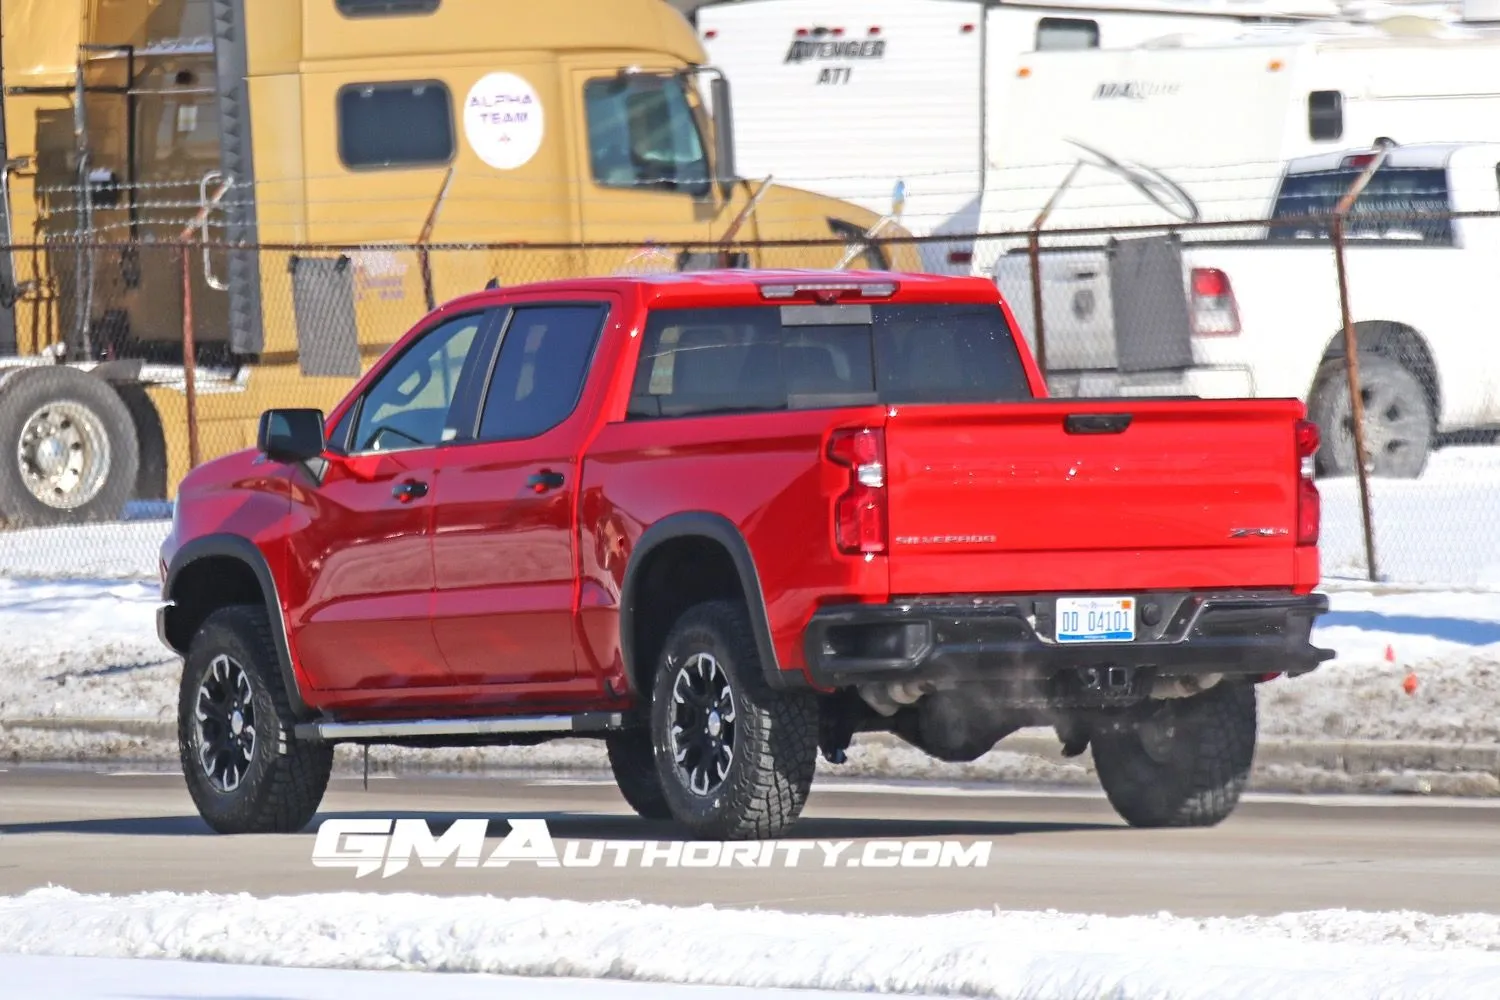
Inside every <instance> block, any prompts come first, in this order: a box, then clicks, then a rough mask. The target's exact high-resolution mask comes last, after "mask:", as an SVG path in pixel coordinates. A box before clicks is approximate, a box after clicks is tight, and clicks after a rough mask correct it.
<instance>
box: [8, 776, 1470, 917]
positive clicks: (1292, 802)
mask: <svg viewBox="0 0 1500 1000" xmlns="http://www.w3.org/2000/svg"><path fill="white" fill-rule="evenodd" d="M515 816H527V817H541V818H545V819H547V820H548V821H549V825H550V830H551V833H552V836H553V837H554V838H555V839H556V842H557V846H558V849H559V851H561V850H562V848H563V846H564V842H565V841H568V840H579V841H590V840H601V839H603V840H616V841H620V840H630V841H650V840H655V841H658V842H667V841H671V840H672V839H674V838H676V837H678V836H680V833H679V831H677V830H676V829H675V828H673V827H672V826H671V825H670V824H661V823H648V822H646V821H643V820H640V819H638V818H636V817H635V816H634V815H633V814H632V813H630V812H629V811H628V809H627V807H626V806H625V803H624V801H623V800H622V799H621V798H620V796H619V793H618V792H616V791H615V789H614V787H613V786H612V785H610V784H608V783H607V782H602V781H593V780H579V781H538V780H528V779H523V778H494V777H481V778H442V777H428V776H412V777H381V778H372V779H371V782H370V787H369V790H368V791H365V790H363V789H362V788H361V786H360V781H359V779H358V778H352V779H351V778H346V777H335V779H334V782H333V785H332V786H331V787H330V790H329V794H328V796H327V798H326V799H325V800H324V803H323V811H322V812H320V813H319V815H318V817H317V818H316V819H315V820H314V821H313V823H312V824H311V825H310V826H309V828H308V830H307V831H306V832H304V833H300V834H295V835H281V836H276V835H272V836H244V837H223V836H218V835H215V834H213V833H211V832H210V831H209V830H208V828H207V827H206V826H204V824H203V823H202V821H201V820H199V819H198V817H197V815H196V813H195V812H194V811H193V808H192V804H191V802H190V801H189V800H188V796H187V793H186V791H185V790H184V788H183V785H182V780H181V778H180V777H178V776H177V775H175V774H155V775H152V774H142V773H132V772H115V773H110V772H106V771H97V772H89V771H78V770H63V769H56V768H42V767H25V766H22V767H16V766H12V767H10V768H9V769H6V770H0V894H13V893H18V892H24V891H26V890H27V889H31V888H34V887H37V886H43V885H48V884H52V885H61V886H67V887H69V888H73V889H77V890H79V891H86V892H112V893H123V892H135V891H144V890H163V889H165V890H177V891H203V890H207V891H214V892H251V893H254V894H256V895H260V896H265V895H276V894H285V893H300V892H313V891H325V892H326V891H346V890H357V891H385V892H431V893H449V894H452V893H462V894H490V895H497V896H549V897H556V898H569V899H580V900H595V899H640V900H644V901H648V902H659V903H671V904H694V905H695V904H701V903H705V902H708V903H715V904H719V905H724V906H743V907H748V906H760V907H768V908H774V909H783V910H796V911H818V912H864V913H929V912H945V911H954V910H964V909H975V908H982V909H989V908H992V907H1000V908H1002V909H1047V908H1055V909H1060V910H1070V911H1085V912H1095V913H1107V914H1131V913H1156V912H1159V911H1163V910H1166V911H1171V912H1173V913H1178V914H1183V915H1202V916H1220V915H1222V916H1232V915H1239V914H1273V913H1281V912H1286V911H1291V910H1308V909H1324V908H1351V909H1366V910H1393V909H1414V910H1419V911H1426V912H1430V913H1462V912H1472V911H1489V912H1495V911H1500V850H1497V848H1500V803H1494V802H1474V801H1473V800H1469V801H1455V802H1436V801H1431V800H1414V799H1385V800H1373V799H1354V798H1335V797H1326V798H1300V799H1299V798H1293V797H1287V798H1273V797H1247V799H1246V800H1245V801H1244V802H1243V803H1242V804H1241V806H1240V809H1239V811H1238V812H1237V813H1236V814H1235V815H1234V816H1233V817H1231V818H1230V819H1229V820H1228V821H1226V822H1225V823H1224V824H1222V825H1220V826H1219V827H1217V828H1214V829H1209V830H1180V831H1177V830H1174V831H1138V830H1131V829H1129V828H1127V827H1125V826H1124V825H1123V824H1122V823H1121V822H1120V821H1119V820H1118V819H1117V818H1116V816H1115V815H1114V813H1113V812H1112V811H1111V810H1110V808H1109V806H1108V804H1107V803H1105V801H1104V800H1103V798H1102V797H1100V796H1096V795H1089V794H1082V793H1058V794H1040V793H1032V792H1005V791H1001V790H996V789H940V788H932V787H925V788H900V787H896V786H890V785H885V786H880V785H862V784H857V783H842V784H832V783H828V784H824V785H821V786H815V787H814V792H813V796H812V800H811V802H810V803H809V805H808V808H807V811H806V813H805V814H804V819H803V821H802V822H801V824H799V826H798V827H797V829H796V830H795V831H794V832H793V836H795V837H797V838H804V839H812V838H816V839H821V840H846V839H847V840H853V841H855V842H856V844H855V846H854V847H853V848H852V849H851V850H850V851H849V853H847V854H845V855H841V856H840V858H841V859H843V858H852V857H854V856H855V855H856V854H858V853H859V852H860V851H862V850H863V847H862V845H861V844H860V842H861V841H868V840H870V839H892V838H895V839H908V840H909V839H929V838H959V839H960V840H962V841H964V842H965V843H973V842H975V841H988V842H990V843H991V844H992V847H991V852H990V857H989V860H988V864H987V865H985V866H984V867H980V868H973V867H970V868H870V867H860V868H851V867H848V866H847V862H846V861H844V860H840V862H839V864H838V865H836V866H833V867H826V866H825V865H824V864H823V862H822V861H821V860H820V858H821V855H819V854H817V853H816V852H814V853H813V854H812V855H804V856H803V860H802V861H801V862H800V863H799V864H798V865H797V866H795V867H787V866H785V865H784V864H782V863H781V862H780V861H779V860H778V861H777V862H776V863H775V864H773V865H772V866H771V867H767V868H760V867H756V868H747V867H717V868H675V869H667V868H663V867H661V866H660V865H657V866H654V867H650V868H647V867H643V866H641V865H640V864H638V863H635V862H634V861H632V863H630V864H628V865H627V866H626V867H615V866H614V865H613V863H612V862H611V861H610V860H608V859H606V860H605V862H604V863H603V864H602V865H600V866H599V867H592V868H578V867H562V868H539V867H536V866H533V865H529V864H519V865H516V864H513V865H511V866H509V867H506V868H478V869H463V868H457V867H454V866H451V865H449V866H444V867H438V868H423V867H421V866H418V865H413V866H411V867H408V868H407V869H406V870H405V871H402V872H399V873H397V874H396V875H394V876H392V877H390V878H384V879H382V878H381V877H379V876H378V875H374V876H368V877H365V878H356V877H355V876H354V873H353V872H352V871H349V870H339V869H326V868H316V867H314V866H313V865H312V863H311V854H312V847H313V841H314V831H315V829H316V827H317V825H318V824H319V823H321V822H322V821H323V820H325V819H328V818H331V817H346V818H353V817H368V818H381V819H384V818H403V817H418V818H425V819H428V820H431V821H434V826H435V828H437V829H441V827H440V826H438V825H437V824H438V822H439V821H447V820H455V819H460V818H466V817H478V818H486V819H490V820H492V821H493V822H491V824H490V827H489V830H490V833H491V835H492V838H493V839H492V840H491V841H490V842H489V844H488V845H487V847H486V854H488V852H489V850H490V849H491V846H493V845H498V844H499V842H500V837H501V836H503V835H504V833H505V831H506V829H507V827H506V825H505V823H504V822H503V821H504V820H505V819H507V818H509V817H515Z"/></svg>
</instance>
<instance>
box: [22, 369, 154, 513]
mask: <svg viewBox="0 0 1500 1000" xmlns="http://www.w3.org/2000/svg"><path fill="white" fill-rule="evenodd" d="M50 403H65V404H71V405H73V406H78V407H82V408H84V409H86V410H87V411H89V413H91V414H93V416H94V418H95V420H96V421H97V423H98V426H99V427H100V429H101V430H102V431H103V433H104V434H105V435H106V436H107V438H108V442H109V457H108V462H107V466H106V469H105V471H104V482H103V484H102V485H101V486H100V487H99V489H98V491H97V492H96V493H94V495H93V496H92V497H90V498H89V499H88V500H85V501H83V502H82V503H80V504H78V505H77V506H76V507H71V508H65V507H54V506H52V505H50V504H46V503H43V502H42V501H41V500H39V499H37V497H36V495H35V494H33V493H32V492H31V490H29V489H27V487H26V482H25V480H24V479H23V478H22V475H21V466H20V462H19V460H18V458H17V449H18V447H19V445H20V442H21V437H22V434H23V432H24V431H25V425H26V423H27V421H28V420H30V418H31V416H32V414H34V413H36V412H37V411H38V410H39V409H40V408H42V407H44V406H47V405H48V404H50ZM140 459H141V456H140V442H139V440H138V439H137V435H136V429H135V421H134V419H132V417H131V413H130V409H129V408H128V407H127V406H126V405H125V402H124V400H122V399H121V398H120V395H119V393H117V392H116V391H115V389H114V387H113V386H111V385H110V384H109V383H108V382H106V381H104V380H103V379H101V378H96V377H95V376H93V375H90V374H88V373H87V372H81V371H79V370H78V369H76V368H69V367H66V366H63V365H58V366H54V367H47V368H38V369H34V370H29V371H24V372H20V373H18V374H15V375H12V376H11V377H10V378H8V379H6V381H5V386H4V390H3V391H0V521H3V522H4V523H5V524H6V525H7V526H9V527H12V528H40V527H51V526H54V525H64V524H88V523H93V522H99V521H118V520H120V519H121V518H122V517H123V516H124V514H125V505H126V504H127V503H129V502H130V500H131V498H132V497H133V496H134V495H135V490H136V480H137V470H138V469H139V467H140Z"/></svg>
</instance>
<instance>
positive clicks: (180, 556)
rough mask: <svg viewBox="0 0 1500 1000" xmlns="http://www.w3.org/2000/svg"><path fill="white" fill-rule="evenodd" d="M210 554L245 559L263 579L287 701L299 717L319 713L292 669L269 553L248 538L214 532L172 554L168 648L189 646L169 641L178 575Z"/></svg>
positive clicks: (165, 616) (164, 632) (165, 610)
mask: <svg viewBox="0 0 1500 1000" xmlns="http://www.w3.org/2000/svg"><path fill="white" fill-rule="evenodd" d="M211 557H227V558H230V559H234V560H236V561H238V562H242V563H244V564H245V565H246V566H248V567H249V568H250V571H251V572H252V573H254V574H255V578H256V580H257V581H259V583H260V592H261V594H262V595H263V596H264V598H265V602H266V614H267V616H268V617H269V618H270V620H271V641H272V642H273V643H274V644H275V646H276V661H277V666H278V667H280V669H281V680H282V686H283V687H285V688H286V697H287V702H288V704H290V705H291V708H292V712H293V713H294V714H295V715H296V716H297V718H298V719H310V718H312V717H313V716H314V715H315V714H316V713H315V712H314V711H313V710H312V709H311V708H310V707H309V706H308V704H307V702H306V700H305V699H304V698H303V697H302V689H301V687H300V686H299V685H298V683H297V672H296V671H295V670H293V669H292V647H291V643H290V642H289V641H288V640H287V634H286V620H285V619H284V618H283V617H282V614H281V596H280V594H279V593H278V592H277V590H276V579H275V577H273V576H272V575H271V567H270V566H268V565H267V564H266V557H265V556H264V555H263V554H262V553H261V551H260V549H258V548H256V547H255V543H254V542H252V541H250V540H249V539H248V538H242V537H241V536H239V535H228V534H215V535H204V536H202V537H201V538H195V539H193V540H192V541H190V542H187V543H186V544H184V545H183V546H182V548H180V549H178V550H177V552H176V553H175V554H173V556H172V562H171V565H169V566H168V567H167V576H166V579H165V580H164V581H163V582H162V600H163V601H164V602H165V603H164V604H163V606H162V609H161V624H160V626H159V628H158V631H159V632H160V633H161V640H162V642H163V643H164V644H166V645H167V647H168V648H169V649H172V650H173V651H175V652H177V653H179V654H181V655H183V656H186V655H187V650H186V649H178V648H177V647H176V646H175V645H173V644H172V643H171V642H170V641H168V638H167V636H168V633H169V631H170V630H169V628H168V624H169V622H170V619H171V614H172V609H173V607H174V604H173V598H172V594H173V591H174V589H175V587H176V584H177V578H178V576H179V575H181V573H182V571H183V570H185V569H186V568H187V567H188V566H190V565H191V564H193V563H195V562H197V561H198V560H200V559H207V558H211Z"/></svg>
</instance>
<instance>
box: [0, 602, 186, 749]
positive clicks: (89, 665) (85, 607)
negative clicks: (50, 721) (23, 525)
mask: <svg viewBox="0 0 1500 1000" xmlns="http://www.w3.org/2000/svg"><path fill="white" fill-rule="evenodd" d="M159 599H160V591H159V589H158V587H156V586H155V585H152V584H147V583H139V582H111V581H100V580H95V581H79V580H60V581H55V582H50V581H30V580H28V581H18V580H6V579H0V664H3V666H4V669H3V670H0V719H36V718H55V717H67V718H105V719H163V720H169V719H172V718H174V717H175V713H176V706H177V678H178V671H179V669H180V667H179V666H178V664H177V662H176V661H175V660H174V658H173V657H172V655H171V653H169V652H168V651H167V650H166V649H165V648H163V647H162V645H161V643H160V641H159V640H158V639H157V637H156V606H157V604H158V602H159Z"/></svg>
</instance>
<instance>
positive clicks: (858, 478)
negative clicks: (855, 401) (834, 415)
mask: <svg viewBox="0 0 1500 1000" xmlns="http://www.w3.org/2000/svg"><path fill="white" fill-rule="evenodd" d="M828 458H829V460H830V461H832V462H833V463H834V464H836V465H841V466H843V467H844V468H846V469H848V470H849V485H848V487H847V488H846V489H845V490H844V492H843V493H842V494H840V495H839V498H838V499H837V500H836V501H834V506H833V539H834V542H835V544H837V545H838V549H839V551H840V552H843V553H844V554H846V555H874V554H876V553H880V552H884V551H885V549H886V539H885V536H886V488H885V431H883V430H881V429H880V428H871V427H858V428H855V427H844V428H840V429H838V430H836V431H834V432H833V434H832V435H830V436H829V438H828Z"/></svg>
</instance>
